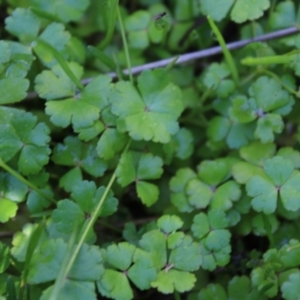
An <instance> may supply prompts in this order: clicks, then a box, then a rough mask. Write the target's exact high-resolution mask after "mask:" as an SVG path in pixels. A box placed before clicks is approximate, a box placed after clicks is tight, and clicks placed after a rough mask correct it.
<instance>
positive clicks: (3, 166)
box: [0, 158, 56, 203]
mask: <svg viewBox="0 0 300 300" xmlns="http://www.w3.org/2000/svg"><path fill="white" fill-rule="evenodd" d="M0 167H2V168H3V169H4V170H5V171H7V172H8V173H10V174H11V175H12V176H14V177H15V178H17V179H18V180H19V181H21V182H23V183H24V184H25V185H27V186H29V187H30V188H31V189H32V190H34V191H35V192H37V193H38V194H39V195H40V196H41V197H43V198H46V199H47V200H49V201H50V202H52V203H56V201H55V200H54V199H52V197H50V196H48V195H47V194H45V193H43V192H42V191H41V190H40V189H39V188H38V187H36V186H35V185H34V184H33V183H31V182H30V181H28V180H27V179H25V178H24V177H23V176H21V175H20V174H19V173H18V172H16V171H15V170H14V169H12V168H11V167H9V166H8V165H7V164H6V163H5V162H4V161H3V160H2V159H1V158H0Z"/></svg>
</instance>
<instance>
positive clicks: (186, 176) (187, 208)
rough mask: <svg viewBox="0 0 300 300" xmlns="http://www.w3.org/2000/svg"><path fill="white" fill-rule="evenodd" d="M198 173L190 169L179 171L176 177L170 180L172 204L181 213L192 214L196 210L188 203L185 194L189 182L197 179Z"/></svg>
mask: <svg viewBox="0 0 300 300" xmlns="http://www.w3.org/2000/svg"><path fill="white" fill-rule="evenodd" d="M196 177H197V175H196V173H195V172H194V171H193V170H191V169H188V168H185V169H179V170H177V172H176V174H175V176H174V177H172V178H171V180H170V189H171V192H172V193H171V202H172V203H173V204H174V205H175V206H176V208H177V209H178V210H179V211H180V212H191V211H193V210H194V208H193V206H191V205H190V204H189V202H188V198H187V194H186V192H185V190H186V185H187V183H188V182H189V180H191V179H193V178H196Z"/></svg>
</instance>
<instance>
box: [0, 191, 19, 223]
mask: <svg viewBox="0 0 300 300" xmlns="http://www.w3.org/2000/svg"><path fill="white" fill-rule="evenodd" d="M17 210H18V205H17V203H15V202H13V201H11V200H10V199H6V198H3V197H0V223H6V222H7V221H8V220H9V219H10V218H13V217H15V216H16V213H17Z"/></svg>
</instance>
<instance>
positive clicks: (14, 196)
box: [0, 172, 28, 213]
mask: <svg viewBox="0 0 300 300" xmlns="http://www.w3.org/2000/svg"><path fill="white" fill-rule="evenodd" d="M0 190H1V196H2V197H3V198H5V199H8V200H11V201H13V202H15V203H19V202H22V201H24V200H25V196H26V194H27V193H28V187H27V186H26V185H25V184H24V183H22V182H21V181H19V180H18V179H17V178H16V177H14V176H12V175H10V174H8V173H2V172H1V173H0ZM1 212H2V211H1ZM3 213H5V211H3Z"/></svg>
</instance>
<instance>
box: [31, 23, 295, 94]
mask: <svg viewBox="0 0 300 300" xmlns="http://www.w3.org/2000/svg"><path fill="white" fill-rule="evenodd" d="M295 33H299V29H298V28H297V27H290V28H286V29H282V30H278V31H274V32H271V33H267V34H263V35H260V36H257V37H255V38H252V39H246V40H242V41H237V42H232V43H229V44H227V48H228V49H229V50H233V49H238V48H241V47H244V46H246V45H248V44H250V43H253V42H263V41H268V40H273V39H277V38H281V37H285V36H288V35H291V34H295ZM221 52H222V48H221V47H220V46H216V47H212V48H209V49H205V50H201V51H196V52H192V53H187V54H182V55H180V56H179V58H178V59H177V61H176V65H178V64H183V63H186V62H189V61H192V60H196V59H199V58H203V57H208V56H213V55H216V54H219V53H221ZM173 61H174V57H172V58H168V59H163V60H159V61H156V62H152V63H148V64H144V65H141V66H137V67H133V68H132V69H131V72H132V74H138V73H140V72H142V71H144V70H149V69H155V68H159V67H165V66H167V65H168V64H170V63H171V62H173ZM123 73H124V74H126V75H128V74H129V72H128V70H127V69H125V70H123ZM107 75H109V76H111V77H112V78H116V77H117V74H116V73H115V72H111V73H107ZM92 80H93V78H86V79H83V80H82V81H81V83H82V84H88V83H89V82H91V81H92ZM34 97H37V94H36V93H35V92H30V93H28V95H27V97H26V99H31V98H34Z"/></svg>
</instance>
